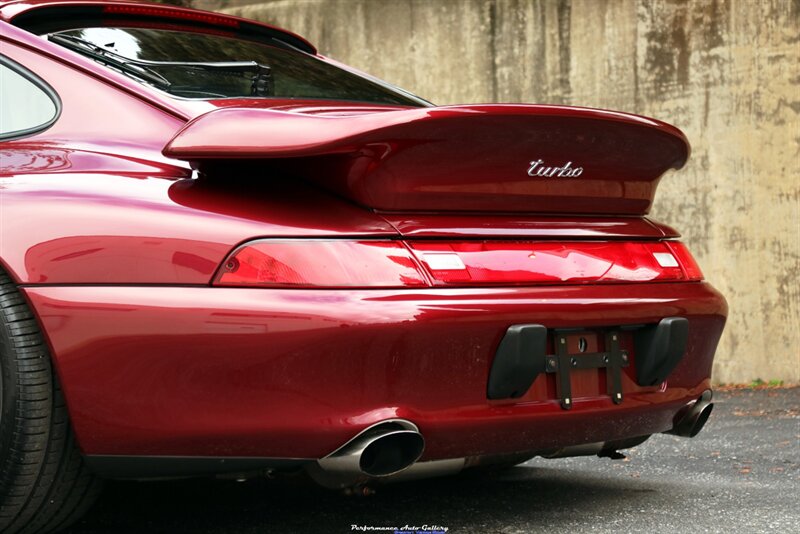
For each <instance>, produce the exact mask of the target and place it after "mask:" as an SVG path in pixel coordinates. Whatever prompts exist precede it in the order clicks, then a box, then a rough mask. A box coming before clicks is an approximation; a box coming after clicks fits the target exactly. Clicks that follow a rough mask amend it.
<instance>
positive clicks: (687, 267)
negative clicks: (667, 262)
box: [666, 241, 703, 280]
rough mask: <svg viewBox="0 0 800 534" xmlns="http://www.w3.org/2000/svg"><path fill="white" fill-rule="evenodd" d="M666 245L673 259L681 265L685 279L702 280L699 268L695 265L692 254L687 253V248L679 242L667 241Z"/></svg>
mask: <svg viewBox="0 0 800 534" xmlns="http://www.w3.org/2000/svg"><path fill="white" fill-rule="evenodd" d="M666 244H667V246H668V247H669V248H670V251H672V254H673V255H674V256H675V258H676V259H677V260H678V263H680V264H681V267H682V268H683V272H684V273H686V278H687V279H689V280H702V279H703V272H702V271H701V270H700V266H699V265H698V264H697V261H695V259H694V256H692V253H691V252H689V249H688V248H686V245H684V244H683V243H681V242H680V241H667V242H666Z"/></svg>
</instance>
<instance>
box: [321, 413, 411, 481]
mask: <svg viewBox="0 0 800 534" xmlns="http://www.w3.org/2000/svg"><path fill="white" fill-rule="evenodd" d="M424 450H425V439H424V438H423V437H422V434H420V433H419V429H418V428H417V426H416V425H414V424H413V423H411V422H410V421H406V420H403V419H390V420H387V421H382V422H380V423H377V424H375V425H372V426H370V427H368V428H366V429H364V430H363V431H361V432H360V433H359V434H358V435H356V436H355V437H354V438H353V439H351V440H350V441H348V442H347V443H345V444H344V445H342V446H341V447H339V448H338V449H336V450H335V451H333V452H332V453H331V454H329V455H328V456H326V457H324V458H321V459H319V460H317V462H316V463H315V464H312V466H311V468H310V469H309V474H310V475H311V477H312V478H313V479H314V480H315V481H317V482H318V483H319V484H322V485H323V486H326V487H345V486H350V485H353V484H356V483H358V482H360V481H363V480H368V479H371V478H380V477H388V476H391V475H394V474H397V473H400V472H402V471H404V470H406V469H408V468H409V467H411V466H412V465H414V464H415V463H416V462H417V460H419V459H420V457H421V456H422V453H423V451H424Z"/></svg>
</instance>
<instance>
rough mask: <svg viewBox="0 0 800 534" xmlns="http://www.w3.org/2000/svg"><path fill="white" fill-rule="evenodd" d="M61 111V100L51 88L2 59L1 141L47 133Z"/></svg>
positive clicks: (0, 75)
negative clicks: (45, 130) (42, 131)
mask: <svg viewBox="0 0 800 534" xmlns="http://www.w3.org/2000/svg"><path fill="white" fill-rule="evenodd" d="M59 111H60V103H59V101H58V97H57V96H56V94H55V92H54V91H53V90H52V89H51V88H50V87H49V86H47V85H46V84H45V83H44V82H43V81H41V80H39V79H38V78H36V77H35V76H34V75H33V74H31V73H30V72H28V71H27V70H25V69H24V68H22V67H20V66H18V65H17V64H16V63H13V62H11V61H9V60H8V59H6V58H5V57H2V56H0V140H5V139H10V138H16V137H23V136H26V135H31V134H34V133H36V132H38V131H41V130H44V129H45V128H47V127H48V126H50V125H51V124H53V123H54V122H55V120H56V118H57V117H58V113H59Z"/></svg>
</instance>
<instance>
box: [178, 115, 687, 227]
mask: <svg viewBox="0 0 800 534" xmlns="http://www.w3.org/2000/svg"><path fill="white" fill-rule="evenodd" d="M689 150H690V149H689V144H688V142H687V140H686V137H685V136H684V135H683V133H682V132H681V131H680V130H678V129H676V128H674V127H672V126H670V125H668V124H665V123H663V122H659V121H656V120H653V119H648V118H644V117H639V116H635V115H629V114H625V113H617V112H612V111H602V110H595V109H586V108H571V107H560V106H537V105H500V104H498V105H475V106H448V107H438V108H415V109H404V110H393V111H381V112H373V113H361V114H350V115H344V114H338V115H327V116H326V115H310V114H303V113H297V112H285V111H276V110H271V109H251V108H223V109H219V110H215V111H212V112H210V113H207V114H205V115H201V116H199V117H197V118H195V119H194V120H192V121H190V122H189V123H187V124H186V125H185V126H184V127H183V128H182V129H181V130H180V131H179V132H178V133H177V134H176V135H175V137H174V138H173V139H172V140H171V141H170V142H169V143H168V144H167V146H166V147H165V148H164V155H166V156H168V157H171V158H176V159H181V160H185V161H189V162H191V163H192V164H193V166H194V167H195V168H198V169H199V170H200V171H201V173H205V174H206V175H208V176H209V177H210V178H213V179H225V178H226V177H225V174H226V173H225V169H226V166H227V165H229V164H230V163H231V162H233V161H240V162H242V161H245V160H250V163H251V166H250V169H251V172H254V173H256V174H258V175H260V176H263V177H264V179H282V178H285V177H287V176H298V177H301V178H303V179H306V180H309V181H312V182H315V183H317V184H319V185H321V186H323V187H325V188H327V189H329V190H332V191H334V192H336V193H338V194H340V195H343V196H346V197H348V198H350V199H352V200H354V201H356V202H358V203H359V204H362V205H364V206H367V207H370V208H374V209H378V210H387V211H391V210H400V211H443V210H444V211H452V210H457V211H493V212H559V213H570V214H575V213H581V214H582V213H586V214H599V213H603V214H644V213H646V212H647V211H648V210H649V208H650V205H651V203H652V201H653V196H654V194H655V189H656V186H657V184H658V180H659V178H660V177H661V175H662V174H663V173H664V172H666V171H667V170H669V169H678V168H680V167H682V166H683V165H684V163H685V162H686V160H687V158H688V156H689ZM220 164H221V165H220Z"/></svg>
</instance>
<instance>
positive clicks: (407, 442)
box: [358, 430, 425, 477]
mask: <svg viewBox="0 0 800 534" xmlns="http://www.w3.org/2000/svg"><path fill="white" fill-rule="evenodd" d="M423 450H425V440H424V439H423V437H422V435H421V434H419V433H418V432H414V431H412V430H398V431H395V432H389V433H388V434H384V435H383V436H380V437H378V438H375V439H374V440H373V441H372V442H371V443H370V444H369V445H367V447H366V448H365V449H364V450H363V452H362V453H361V457H360V458H359V462H358V464H359V468H360V469H361V471H362V472H363V473H365V474H367V475H369V476H373V477H384V476H388V475H392V474H394V473H399V472H400V471H402V470H404V469H406V468H407V467H409V466H411V465H412V464H414V463H415V462H416V461H417V460H419V458H420V456H422V451H423Z"/></svg>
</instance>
